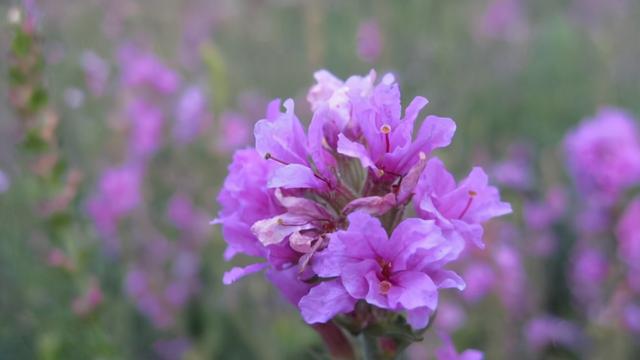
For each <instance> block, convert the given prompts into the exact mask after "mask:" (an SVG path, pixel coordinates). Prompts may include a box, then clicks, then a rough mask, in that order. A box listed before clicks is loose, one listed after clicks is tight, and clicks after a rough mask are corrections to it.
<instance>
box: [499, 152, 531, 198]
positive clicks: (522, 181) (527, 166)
mask: <svg viewBox="0 0 640 360" xmlns="http://www.w3.org/2000/svg"><path fill="white" fill-rule="evenodd" d="M531 160H532V154H531V150H530V149H529V148H528V147H527V146H526V145H525V144H518V143H516V144H513V145H511V146H510V147H509V150H508V155H507V158H506V159H504V160H502V161H499V162H497V163H496V164H494V165H493V167H492V169H491V174H492V177H493V178H494V179H495V180H496V182H497V183H498V184H500V185H503V186H507V187H510V188H513V189H515V190H519V191H526V190H529V189H531V187H532V186H533V172H532V169H531V166H532V164H531Z"/></svg>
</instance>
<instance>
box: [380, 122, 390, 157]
mask: <svg viewBox="0 0 640 360" xmlns="http://www.w3.org/2000/svg"><path fill="white" fill-rule="evenodd" d="M380 132H381V133H383V134H384V140H385V143H386V150H387V152H389V151H391V142H390V141H389V133H391V125H389V124H384V125H382V126H381V127H380Z"/></svg>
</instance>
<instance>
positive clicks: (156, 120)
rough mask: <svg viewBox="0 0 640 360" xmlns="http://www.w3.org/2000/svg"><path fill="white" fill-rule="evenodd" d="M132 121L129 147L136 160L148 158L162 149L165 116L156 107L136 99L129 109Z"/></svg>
mask: <svg viewBox="0 0 640 360" xmlns="http://www.w3.org/2000/svg"><path fill="white" fill-rule="evenodd" d="M127 113H128V116H129V119H130V121H131V126H132V128H131V135H130V139H129V147H130V150H131V153H132V155H133V157H134V158H136V159H140V158H143V159H144V158H146V157H148V156H151V155H153V154H154V153H155V152H156V151H158V149H159V148H160V146H161V144H162V140H163V125H164V115H163V114H162V111H161V110H160V109H159V108H158V107H157V106H155V105H153V104H151V103H149V102H146V101H143V100H142V99H136V100H135V101H134V102H133V103H132V104H131V105H130V106H129V108H128V109H127Z"/></svg>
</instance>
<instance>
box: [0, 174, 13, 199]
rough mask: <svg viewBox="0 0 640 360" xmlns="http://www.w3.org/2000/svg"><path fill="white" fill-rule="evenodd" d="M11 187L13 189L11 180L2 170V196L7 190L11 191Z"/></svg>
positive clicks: (0, 178)
mask: <svg viewBox="0 0 640 360" xmlns="http://www.w3.org/2000/svg"><path fill="white" fill-rule="evenodd" d="M9 187H11V181H10V180H9V177H8V176H7V174H6V173H5V172H4V171H2V169H0V194H2V193H4V192H7V190H9Z"/></svg>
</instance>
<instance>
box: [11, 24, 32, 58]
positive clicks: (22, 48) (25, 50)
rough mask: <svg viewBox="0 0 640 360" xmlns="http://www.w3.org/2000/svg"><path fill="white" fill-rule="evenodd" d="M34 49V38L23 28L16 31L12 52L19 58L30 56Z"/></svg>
mask: <svg viewBox="0 0 640 360" xmlns="http://www.w3.org/2000/svg"><path fill="white" fill-rule="evenodd" d="M32 47H33V37H31V35H29V34H27V33H26V32H25V31H24V30H22V28H17V29H16V35H15V37H14V38H13V43H12V44H11V50H12V51H13V53H14V54H15V55H16V56H17V57H23V56H26V55H28V54H29V52H30V51H31V48H32Z"/></svg>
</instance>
